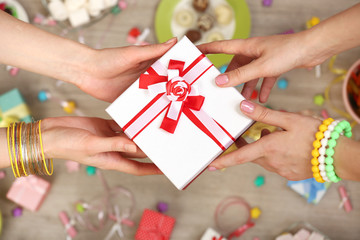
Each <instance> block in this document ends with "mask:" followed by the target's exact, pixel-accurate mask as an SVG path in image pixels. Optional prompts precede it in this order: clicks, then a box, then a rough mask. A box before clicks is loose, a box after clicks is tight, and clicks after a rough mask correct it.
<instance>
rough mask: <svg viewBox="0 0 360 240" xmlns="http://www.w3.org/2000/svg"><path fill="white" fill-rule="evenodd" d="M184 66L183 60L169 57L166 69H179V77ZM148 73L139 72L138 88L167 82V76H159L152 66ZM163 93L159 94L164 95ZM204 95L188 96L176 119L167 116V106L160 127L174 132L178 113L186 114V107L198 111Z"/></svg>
mask: <svg viewBox="0 0 360 240" xmlns="http://www.w3.org/2000/svg"><path fill="white" fill-rule="evenodd" d="M204 57H205V56H204V55H201V58H200V59H199V60H201V59H202V58H204ZM184 66H185V62H183V61H178V60H173V59H171V60H170V61H169V66H168V69H169V70H178V71H179V77H183V76H184V74H185V73H186V72H185V71H184ZM148 73H149V74H141V75H140V79H139V88H141V89H148V86H150V85H153V84H157V83H161V82H166V83H167V82H168V80H169V79H168V76H160V75H159V74H157V72H155V71H154V70H153V69H152V68H150V69H149V70H148ZM164 94H165V93H163V94H161V95H164ZM204 100H205V97H204V96H200V95H198V96H188V97H187V98H186V99H185V101H184V102H183V105H182V109H181V110H180V114H179V116H178V117H177V119H176V120H174V119H171V118H169V117H168V112H169V109H170V108H169V107H168V108H167V112H166V114H165V117H164V119H163V121H162V123H161V126H160V128H162V129H164V130H165V131H167V132H169V133H174V132H175V129H176V126H177V124H178V122H179V120H180V115H181V113H182V112H183V113H184V114H186V112H188V111H186V110H185V111H184V109H185V108H188V109H193V110H195V111H199V110H200V109H201V107H202V105H203V103H204Z"/></svg>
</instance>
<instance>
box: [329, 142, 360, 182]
mask: <svg viewBox="0 0 360 240" xmlns="http://www.w3.org/2000/svg"><path fill="white" fill-rule="evenodd" d="M334 167H335V171H336V174H337V175H338V176H339V177H341V178H343V179H346V180H354V181H360V142H357V141H354V140H351V139H348V138H346V137H340V138H339V140H338V143H337V145H336V147H335V155H334Z"/></svg>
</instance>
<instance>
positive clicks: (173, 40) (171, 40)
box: [165, 37, 177, 44]
mask: <svg viewBox="0 0 360 240" xmlns="http://www.w3.org/2000/svg"><path fill="white" fill-rule="evenodd" d="M176 40H177V38H176V37H173V38H171V39H169V40H167V41H166V42H165V44H171V43H173V42H175V41H176Z"/></svg>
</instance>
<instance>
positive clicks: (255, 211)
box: [251, 207, 261, 219]
mask: <svg viewBox="0 0 360 240" xmlns="http://www.w3.org/2000/svg"><path fill="white" fill-rule="evenodd" d="M260 215H261V210H260V209H259V208H258V207H253V208H252V209H251V218H252V219H257V218H259V217H260Z"/></svg>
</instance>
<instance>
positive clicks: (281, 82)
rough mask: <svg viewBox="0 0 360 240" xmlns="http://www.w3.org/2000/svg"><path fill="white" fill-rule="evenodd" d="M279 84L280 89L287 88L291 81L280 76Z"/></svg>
mask: <svg viewBox="0 0 360 240" xmlns="http://www.w3.org/2000/svg"><path fill="white" fill-rule="evenodd" d="M277 86H278V88H279V89H287V88H288V86H289V82H288V80H286V79H285V78H280V79H279V80H278V81H277Z"/></svg>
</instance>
